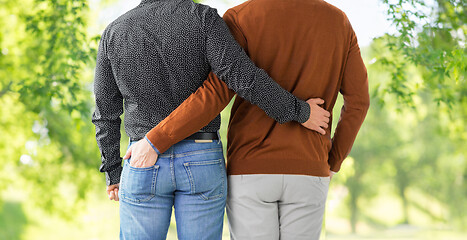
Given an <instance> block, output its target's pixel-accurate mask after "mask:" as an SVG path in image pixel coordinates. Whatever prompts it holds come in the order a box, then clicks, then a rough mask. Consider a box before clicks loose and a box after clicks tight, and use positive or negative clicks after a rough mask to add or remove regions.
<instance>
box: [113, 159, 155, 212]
mask: <svg viewBox="0 0 467 240" xmlns="http://www.w3.org/2000/svg"><path fill="white" fill-rule="evenodd" d="M128 166H129V167H131V166H130V164H128ZM134 169H140V168H135V167H133V169H131V168H129V170H134ZM148 170H153V173H152V177H151V182H152V183H151V194H149V196H148V197H146V198H143V199H136V198H131V197H128V196H126V195H125V191H122V192H121V195H122V199H125V200H128V201H131V202H134V203H141V202H147V201H149V200H151V199H152V198H154V197H155V195H156V179H157V175H158V173H159V165H153V166H151V167H148V169H145V171H148ZM135 172H143V171H138V170H135ZM122 179H123V178H122Z"/></svg>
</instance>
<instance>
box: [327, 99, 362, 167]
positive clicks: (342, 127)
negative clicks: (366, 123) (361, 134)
mask: <svg viewBox="0 0 467 240" xmlns="http://www.w3.org/2000/svg"><path fill="white" fill-rule="evenodd" d="M367 110H368V109H367V108H366V109H365V108H361V109H356V108H349V107H347V108H346V107H345V106H344V107H342V112H341V118H340V120H339V123H338V124H337V127H336V130H335V133H334V137H333V139H332V148H331V150H330V152H329V159H328V163H329V165H330V167H331V171H334V172H338V171H339V170H340V167H341V165H342V162H343V161H344V159H345V158H346V157H347V156H348V155H349V153H350V151H351V149H352V146H353V144H354V142H355V138H356V137H357V134H358V131H359V130H360V127H361V125H362V123H363V120H364V119H365V116H366V113H367Z"/></svg>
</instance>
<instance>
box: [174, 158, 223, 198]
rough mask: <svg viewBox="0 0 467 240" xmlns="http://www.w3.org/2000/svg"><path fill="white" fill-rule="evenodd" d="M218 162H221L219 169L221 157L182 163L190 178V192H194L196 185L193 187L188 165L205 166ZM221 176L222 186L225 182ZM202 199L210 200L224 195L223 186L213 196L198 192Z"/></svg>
mask: <svg viewBox="0 0 467 240" xmlns="http://www.w3.org/2000/svg"><path fill="white" fill-rule="evenodd" d="M218 163H221V164H219V167H220V170H222V167H223V165H222V159H216V160H209V161H197V162H186V163H184V164H183V166H184V167H185V170H186V172H187V174H188V178H189V180H190V186H191V191H190V192H191V194H195V193H196V187H195V181H194V179H193V174H192V172H191V169H190V168H189V166H190V165H193V166H205V165H215V164H218ZM221 178H222V186H224V184H225V179H224V178H223V177H221ZM198 195H199V196H200V197H201V198H202V199H204V200H211V199H217V198H221V197H222V196H224V188H222V189H221V190H220V193H219V194H217V195H215V196H212V197H207V196H206V195H204V194H203V193H199V194H198Z"/></svg>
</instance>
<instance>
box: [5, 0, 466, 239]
mask: <svg viewBox="0 0 467 240" xmlns="http://www.w3.org/2000/svg"><path fill="white" fill-rule="evenodd" d="M284 1H286V0H284ZM309 1H314V0H309ZM327 1H328V2H330V3H332V4H334V5H336V6H338V7H339V8H341V9H342V10H344V11H345V12H346V13H347V15H348V17H349V19H350V20H351V22H352V24H353V26H354V29H355V31H356V32H357V35H358V38H359V42H360V45H361V48H362V55H363V58H364V60H365V63H366V65H367V68H368V73H369V83H370V94H371V100H372V105H371V108H370V111H369V112H368V116H367V118H366V121H365V123H364V125H363V127H362V129H361V131H360V133H359V135H358V138H357V140H356V143H355V145H354V148H353V151H352V152H351V154H350V156H349V157H348V158H347V159H346V160H345V162H344V164H343V166H342V169H341V171H340V172H339V173H338V174H337V175H335V177H334V178H333V180H332V182H331V186H330V192H329V197H328V201H327V210H326V218H325V226H324V228H323V229H324V231H323V234H322V239H433V240H434V239H436V240H437V239H443V240H444V239H467V142H466V141H467V85H466V75H467V68H466V66H467V59H466V56H467V51H466V48H465V44H466V36H467V25H466V22H467V12H466V10H467V3H466V1H465V0H352V1H350V0H327ZM241 2H242V0H236V1H233V0H209V1H208V2H205V3H207V4H209V5H211V6H214V7H216V8H218V10H219V13H220V14H223V12H225V10H226V9H228V8H229V7H232V6H234V5H237V4H239V3H241ZM138 3H139V1H138V0H20V1H18V0H0V240H15V239H28V240H29V239H34V240H35V239H47V240H51V239H80V240H81V239H117V238H118V233H119V219H118V203H116V202H111V201H109V200H107V197H106V194H105V182H104V176H103V174H101V173H99V172H98V167H99V165H100V156H99V151H98V149H97V145H96V142H95V138H94V126H93V125H92V124H91V119H90V117H91V113H92V111H93V104H94V102H93V101H94V99H93V94H92V81H93V72H94V66H95V57H96V47H97V43H98V39H99V35H100V33H102V31H103V29H104V28H105V26H106V25H107V24H108V23H110V22H111V21H112V20H114V19H115V18H116V17H118V16H119V15H120V14H122V13H124V12H125V11H127V10H129V9H130V8H132V7H134V6H136V5H137V4H138ZM341 106H342V100H341V99H339V104H337V106H336V108H335V109H334V115H335V116H336V117H335V119H334V123H333V126H334V127H335V125H336V124H337V121H338V117H337V116H338V115H339V111H340V107H341ZM227 112H228V111H224V113H223V117H224V118H223V129H222V135H223V136H224V137H225V133H226V124H227V120H228V114H227ZM122 133H123V131H122ZM123 134H124V133H123ZM127 144H128V139H127V137H126V135H123V136H122V147H121V149H122V154H123V153H124V151H125V149H126V145H127ZM168 238H169V239H176V230H175V222H173V223H172V225H171V227H170V230H169V237H168ZM224 239H229V236H228V227H227V224H226V225H225V227H224Z"/></svg>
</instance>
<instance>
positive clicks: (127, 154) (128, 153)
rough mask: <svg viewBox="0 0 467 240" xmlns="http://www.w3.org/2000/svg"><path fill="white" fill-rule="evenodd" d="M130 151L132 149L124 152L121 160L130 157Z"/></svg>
mask: <svg viewBox="0 0 467 240" xmlns="http://www.w3.org/2000/svg"><path fill="white" fill-rule="evenodd" d="M131 150H132V148H131V147H130V148H129V149H128V151H126V153H125V156H124V157H123V160H126V159H128V158H130V157H131Z"/></svg>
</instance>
